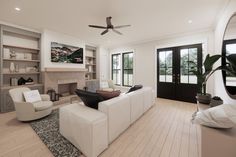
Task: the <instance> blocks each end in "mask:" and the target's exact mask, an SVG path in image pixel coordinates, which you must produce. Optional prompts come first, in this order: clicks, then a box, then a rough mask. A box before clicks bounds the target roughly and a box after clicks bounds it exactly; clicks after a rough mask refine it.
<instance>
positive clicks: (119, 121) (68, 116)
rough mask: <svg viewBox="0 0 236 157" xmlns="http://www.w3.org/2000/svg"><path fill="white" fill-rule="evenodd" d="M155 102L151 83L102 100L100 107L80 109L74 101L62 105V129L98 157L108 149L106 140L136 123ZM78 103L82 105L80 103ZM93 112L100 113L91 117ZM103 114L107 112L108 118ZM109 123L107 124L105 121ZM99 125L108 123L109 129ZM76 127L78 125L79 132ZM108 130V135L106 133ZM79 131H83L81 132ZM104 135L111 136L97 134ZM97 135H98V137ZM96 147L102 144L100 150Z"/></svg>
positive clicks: (70, 139)
mask: <svg viewBox="0 0 236 157" xmlns="http://www.w3.org/2000/svg"><path fill="white" fill-rule="evenodd" d="M154 103H155V95H154V91H153V89H152V88H151V87H144V88H142V89H139V90H137V91H134V92H131V93H127V94H126V93H124V94H121V95H120V96H119V97H116V98H112V99H109V100H107V101H103V102H100V103H99V104H98V105H99V107H98V110H94V109H92V108H89V107H86V106H84V107H83V109H79V108H81V107H76V105H74V104H71V105H68V106H65V107H62V108H61V109H60V132H61V134H62V135H63V136H64V137H65V138H67V139H68V140H69V141H70V142H72V143H73V144H74V145H75V146H76V147H78V149H80V150H81V151H82V152H83V153H84V154H85V155H86V156H87V157H95V156H98V155H99V154H100V153H101V152H102V151H104V150H105V149H106V142H107V143H108V144H110V143H112V142H113V141H114V140H115V139H116V138H117V137H118V136H119V135H120V134H121V133H122V132H124V131H125V130H126V129H127V128H128V127H129V126H130V125H131V124H132V123H134V122H135V121H136V120H137V119H138V118H140V117H141V116H142V115H143V114H144V113H145V112H146V111H147V110H148V109H150V108H151V107H152V106H153V105H154ZM77 105H78V106H79V104H77ZM70 106H73V107H70ZM76 108H77V109H76ZM75 113H77V114H75ZM87 113H89V114H87ZM86 114H87V116H86ZM91 114H97V116H93V119H92V120H91ZM101 114H103V115H105V117H106V118H104V116H102V115H101ZM96 117H97V119H96ZM101 117H103V118H102V119H103V120H101ZM106 120H107V121H106ZM71 121H77V122H74V124H76V125H69V124H70V123H71ZM106 123H107V125H104V124H106ZM79 125H81V126H83V127H80V126H79ZM85 126H89V127H85ZM96 126H106V128H105V129H106V131H104V128H102V127H96ZM73 127H74V128H75V127H76V128H78V129H77V130H78V131H77V133H76V129H74V128H73ZM86 128H90V130H89V131H86ZM99 128H100V130H99ZM65 130H66V131H65ZM82 133H83V134H82ZM91 133H93V134H91ZM104 133H106V134H107V135H106V136H105V135H104ZM76 134H82V135H81V136H78V135H76ZM100 134H101V135H100ZM101 136H102V137H107V138H96V137H101ZM78 137H83V138H78ZM91 137H92V138H91ZM93 138H96V139H95V140H94V139H93ZM86 140H88V141H86ZM94 141H95V142H94ZM96 147H99V148H100V149H99V151H98V149H96ZM101 148H102V149H101Z"/></svg>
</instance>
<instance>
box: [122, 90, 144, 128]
mask: <svg viewBox="0 0 236 157" xmlns="http://www.w3.org/2000/svg"><path fill="white" fill-rule="evenodd" d="M126 95H127V96H129V98H130V120H131V123H133V122H135V121H136V120H137V119H138V118H139V117H141V115H142V114H143V112H144V93H143V90H138V91H135V92H131V93H128V94H126Z"/></svg>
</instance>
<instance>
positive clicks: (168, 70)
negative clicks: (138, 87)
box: [159, 51, 173, 82]
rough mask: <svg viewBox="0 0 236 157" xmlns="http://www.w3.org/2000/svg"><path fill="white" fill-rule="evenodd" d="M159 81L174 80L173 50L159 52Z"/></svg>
mask: <svg viewBox="0 0 236 157" xmlns="http://www.w3.org/2000/svg"><path fill="white" fill-rule="evenodd" d="M159 81H160V82H173V51H160V52H159Z"/></svg>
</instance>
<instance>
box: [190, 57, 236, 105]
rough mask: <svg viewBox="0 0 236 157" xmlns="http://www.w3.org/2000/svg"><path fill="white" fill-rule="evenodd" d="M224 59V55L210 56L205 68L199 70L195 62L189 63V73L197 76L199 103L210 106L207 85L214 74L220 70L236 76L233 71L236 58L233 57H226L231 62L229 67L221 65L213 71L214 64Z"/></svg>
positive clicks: (205, 62)
mask: <svg viewBox="0 0 236 157" xmlns="http://www.w3.org/2000/svg"><path fill="white" fill-rule="evenodd" d="M222 57H223V56H222V55H213V56H210V55H209V54H208V55H207V56H206V59H205V60H204V62H203V67H201V68H199V69H196V67H197V64H196V63H195V62H193V61H189V64H190V71H189V72H191V73H193V74H194V75H196V76H197V79H198V94H197V96H196V98H197V100H198V102H200V103H203V104H210V102H211V94H208V93H206V83H207V80H208V79H209V78H210V76H211V75H212V74H213V73H214V72H216V71H218V70H223V71H226V72H228V73H230V74H232V75H236V71H235V70H234V69H233V67H235V63H236V57H234V56H233V55H229V56H226V59H227V60H228V61H229V63H228V64H227V65H221V66H219V67H217V68H214V69H213V66H214V64H215V63H216V62H217V61H218V60H219V59H220V58H222Z"/></svg>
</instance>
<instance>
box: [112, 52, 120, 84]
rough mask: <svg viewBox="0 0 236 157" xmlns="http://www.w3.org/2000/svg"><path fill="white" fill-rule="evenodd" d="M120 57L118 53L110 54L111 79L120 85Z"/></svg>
mask: <svg viewBox="0 0 236 157" xmlns="http://www.w3.org/2000/svg"><path fill="white" fill-rule="evenodd" d="M120 59H121V57H120V54H113V55H112V80H113V81H114V84H116V85H120V84H121V81H120V80H121V79H120V78H121V67H120V63H121V61H120Z"/></svg>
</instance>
